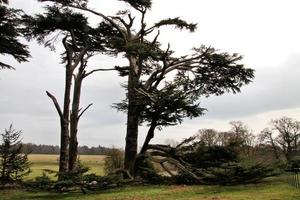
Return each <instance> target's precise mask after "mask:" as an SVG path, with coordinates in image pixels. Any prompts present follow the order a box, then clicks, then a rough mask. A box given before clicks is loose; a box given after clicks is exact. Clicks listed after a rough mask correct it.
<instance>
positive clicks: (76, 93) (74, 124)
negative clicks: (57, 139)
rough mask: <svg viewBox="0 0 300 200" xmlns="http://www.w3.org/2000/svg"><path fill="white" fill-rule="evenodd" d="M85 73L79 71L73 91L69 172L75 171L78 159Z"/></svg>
mask: <svg viewBox="0 0 300 200" xmlns="http://www.w3.org/2000/svg"><path fill="white" fill-rule="evenodd" d="M82 73H83V71H82V70H81V69H79V73H78V74H77V76H76V77H75V83H74V90H73V102H72V112H71V121H70V146H69V171H74V170H75V169H76V161H77V157H78V140H77V132H78V121H79V118H80V117H79V112H80V109H79V105H80V96H81V85H82V80H83V76H82Z"/></svg>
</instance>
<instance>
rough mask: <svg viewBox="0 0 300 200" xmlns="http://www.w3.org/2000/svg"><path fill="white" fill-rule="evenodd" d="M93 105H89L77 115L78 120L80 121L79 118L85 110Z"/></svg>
mask: <svg viewBox="0 0 300 200" xmlns="http://www.w3.org/2000/svg"><path fill="white" fill-rule="evenodd" d="M92 105H93V104H92V103H90V104H89V105H88V106H87V107H86V108H85V109H84V110H83V111H82V112H81V113H80V114H79V115H78V119H80V117H81V116H82V115H83V113H84V112H85V111H86V110H87V109H89V107H91V106H92Z"/></svg>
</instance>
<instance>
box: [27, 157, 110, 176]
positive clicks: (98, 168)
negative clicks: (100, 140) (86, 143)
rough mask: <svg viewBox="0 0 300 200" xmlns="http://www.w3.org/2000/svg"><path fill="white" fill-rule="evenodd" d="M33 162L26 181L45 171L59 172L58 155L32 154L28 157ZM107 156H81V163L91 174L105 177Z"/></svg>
mask: <svg viewBox="0 0 300 200" xmlns="http://www.w3.org/2000/svg"><path fill="white" fill-rule="evenodd" d="M28 158H29V161H30V162H31V166H30V168H31V170H32V172H31V173H30V174H29V175H28V176H27V177H26V178H25V179H26V180H29V179H33V178H35V177H37V176H41V175H42V173H43V171H44V170H45V169H49V170H54V171H58V155H42V154H31V155H29V156H28ZM104 158H105V156H101V155H81V156H80V157H79V159H80V160H81V162H82V163H83V164H84V165H86V166H88V167H89V168H90V172H91V173H95V174H97V175H103V174H104V171H103V163H104Z"/></svg>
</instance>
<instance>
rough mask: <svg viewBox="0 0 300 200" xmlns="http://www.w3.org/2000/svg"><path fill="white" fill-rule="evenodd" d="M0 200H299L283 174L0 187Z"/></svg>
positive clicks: (298, 194)
mask: <svg viewBox="0 0 300 200" xmlns="http://www.w3.org/2000/svg"><path fill="white" fill-rule="evenodd" d="M0 199H1V200H27V199H28V200H29V199H35V200H38V199H62V200H72V199H79V200H80V199H82V200H164V199H165V200H176V199H182V200H299V199H300V189H296V188H294V187H293V186H291V185H289V184H288V183H285V182H283V180H282V178H280V177H279V178H275V179H274V178H273V179H269V180H266V181H264V182H263V183H259V184H251V185H239V186H135V187H125V188H119V189H113V190H106V191H102V192H90V193H89V194H86V195H84V194H81V193H65V194H57V193H48V192H25V191H21V190H16V191H2V192H0Z"/></svg>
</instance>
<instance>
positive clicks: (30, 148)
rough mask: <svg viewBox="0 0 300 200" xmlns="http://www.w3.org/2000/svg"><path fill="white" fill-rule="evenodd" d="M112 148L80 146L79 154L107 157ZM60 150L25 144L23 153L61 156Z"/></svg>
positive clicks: (56, 147) (54, 147)
mask: <svg viewBox="0 0 300 200" xmlns="http://www.w3.org/2000/svg"><path fill="white" fill-rule="evenodd" d="M109 150H110V148H107V147H103V146H101V145H99V146H97V147H88V146H85V145H84V146H79V147H78V152H79V154H80V155H106V154H107V152H108V151H109ZM59 152H60V148H59V146H58V145H45V144H32V143H26V144H23V153H31V154H59Z"/></svg>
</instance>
